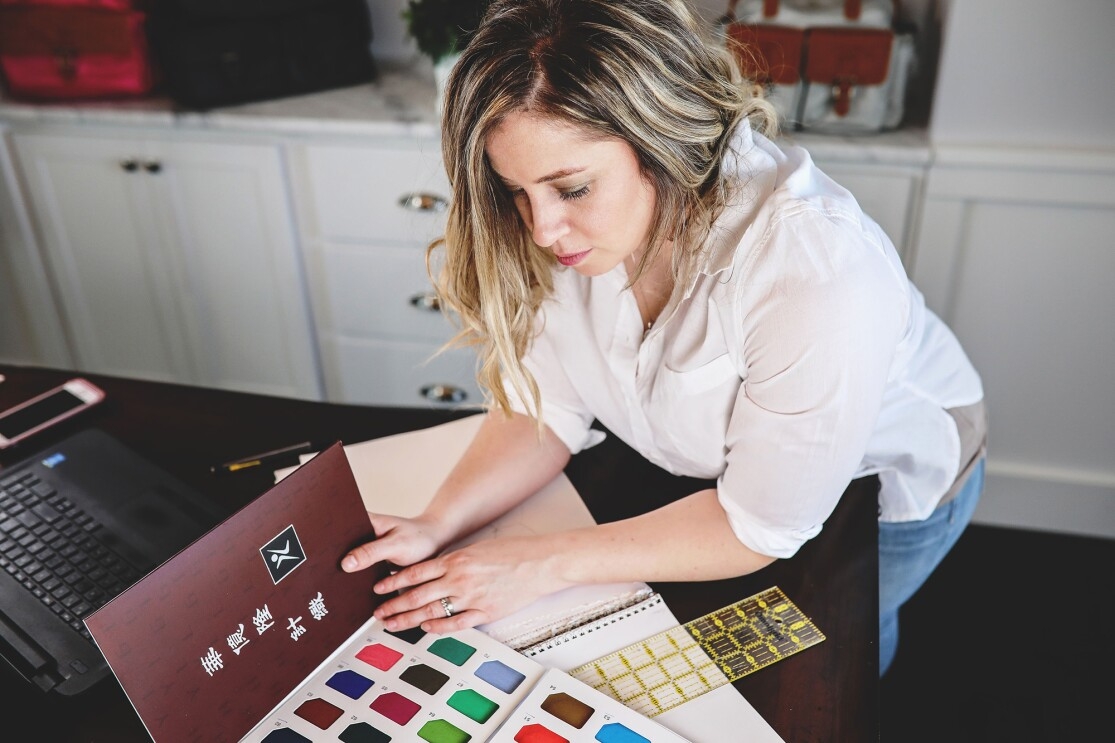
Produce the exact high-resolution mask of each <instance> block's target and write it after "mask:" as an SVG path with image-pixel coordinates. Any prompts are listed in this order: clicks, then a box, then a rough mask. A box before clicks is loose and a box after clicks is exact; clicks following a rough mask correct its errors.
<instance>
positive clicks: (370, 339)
mask: <svg viewBox="0 0 1115 743" xmlns="http://www.w3.org/2000/svg"><path fill="white" fill-rule="evenodd" d="M293 161H294V166H295V167H294V170H295V173H296V174H297V177H296V182H297V183H298V184H299V186H300V188H299V196H300V198H299V202H300V205H301V209H300V220H299V221H300V223H301V224H302V227H303V244H304V248H305V253H306V265H307V273H308V275H309V279H310V282H309V283H310V294H311V297H312V299H313V308H314V317H315V320H316V324H317V337H318V342H319V347H320V350H321V360H322V370H323V373H324V377H325V389H326V396H327V398H328V399H330V400H334V401H339V402H355V403H368V404H377V405H398V406H423V407H424V406H459V405H465V406H470V405H476V404H479V403H480V402H481V401H482V398H481V396H480V392H479V389H478V387H477V385H476V365H475V355H474V354H473V353H472V352H471V351H469V350H467V349H453V350H449V351H446V352H444V353H441V354H438V351H439V349H440V348H441V346H442V345H443V344H444V343H445V342H446V341H447V340H449V339H450V337H451V336H452V335H453V327H452V324H451V323H450V322H449V320H448V319H447V318H446V317H445V316H444V315H443V314H442V313H441V311H440V310H439V308H438V307H437V306H436V299H435V298H434V295H433V294H432V287H431V283H430V279H429V275H428V274H427V271H426V246H427V245H428V244H429V242H430V241H431V240H432V239H434V238H436V237H438V236H440V235H441V233H442V232H443V230H444V227H445V206H446V203H447V201H446V199H447V197H448V193H449V184H448V182H447V180H446V178H445V174H444V172H443V170H442V168H441V163H440V158H439V156H438V143H437V140H436V139H419V138H397V139H394V138H376V139H373V140H362V141H354V142H343V143H312V144H306V145H304V146H302V147H299V148H297V149H295V150H294V152H293Z"/></svg>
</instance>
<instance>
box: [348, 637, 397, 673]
mask: <svg viewBox="0 0 1115 743" xmlns="http://www.w3.org/2000/svg"><path fill="white" fill-rule="evenodd" d="M356 657H357V658H359V659H360V660H362V661H364V662H365V663H367V664H368V665H370V666H375V667H376V668H378V669H379V670H381V671H390V670H391V666H393V665H395V664H396V663H398V662H399V658H402V657H403V654H402V653H400V652H399V651H398V650H392V649H391V648H389V647H387V646H386V645H380V644H379V643H378V642H377V643H376V644H375V645H365V646H364V647H362V648H361V649H360V652H359V653H357V654H356Z"/></svg>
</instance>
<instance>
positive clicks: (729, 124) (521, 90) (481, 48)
mask: <svg viewBox="0 0 1115 743" xmlns="http://www.w3.org/2000/svg"><path fill="white" fill-rule="evenodd" d="M517 111H530V112H531V113H533V114H535V115H543V116H549V117H553V118H555V119H559V120H561V121H564V122H567V123H570V124H573V125H575V126H577V127H579V128H580V129H581V130H582V131H584V132H585V133H587V134H588V135H589V136H590V137H593V138H619V139H622V140H624V141H625V142H627V143H628V144H629V145H630V146H631V147H632V148H633V149H634V151H635V153H636V156H637V157H638V160H639V166H640V169H641V171H642V174H643V176H644V177H645V178H646V179H647V180H648V181H649V182H650V183H651V184H652V185H653V187H654V189H655V192H656V209H655V213H654V215H653V217H652V222H651V227H650V233H649V240H648V248H647V250H645V251H644V254H643V258H642V261H641V263H640V264H639V266H638V267H637V269H636V271H635V272H634V273H633V276H632V278H631V282H632V283H633V282H635V281H637V280H638V277H639V276H640V275H641V274H642V272H643V271H644V270H645V268H646V266H647V265H649V264H650V262H651V261H653V259H654V256H655V255H656V254H657V251H658V249H659V248H660V247H661V245H662V244H663V242H664V241H666V240H672V241H674V245H675V249H674V252H673V266H672V268H673V271H674V274H675V277H676V278H678V279H679V280H682V279H684V277H685V276H686V275H687V274H688V272H689V271H690V270H691V269H692V266H693V263H694V259H695V256H696V254H697V253H698V252H699V251H700V249H701V247H702V245H703V244H704V242H705V238H706V237H707V235H708V232H709V230H710V229H711V226H712V223H713V221H714V220H715V219H716V217H717V215H718V214H719V213H720V212H721V210H722V209H723V208H724V206H725V204H726V203H727V200H728V199H729V198H730V194H731V191H732V188H733V183H732V182H731V180H730V177H729V175H728V174H725V173H723V172H722V170H721V163H722V162H723V161H724V158H725V155H726V154H727V150H728V147H729V142H730V140H731V137H732V134H733V133H734V132H735V130H736V129H737V127H738V126H739V125H740V124H741V123H742V122H743V121H745V120H747V121H750V124H751V126H752V127H753V128H754V129H756V130H757V131H760V132H764V133H768V134H771V133H773V132H774V130H775V129H776V127H777V119H776V115H775V112H774V109H773V107H772V106H771V105H770V104H769V103H768V102H767V101H765V100H763V99H762V97H761V95H760V94H759V93H758V91H757V89H756V88H755V86H753V85H751V84H750V83H749V82H747V81H745V80H743V79H742V78H741V76H740V73H739V70H738V67H737V66H736V64H735V61H734V59H733V57H732V55H731V54H730V53H729V52H728V51H726V49H725V47H724V44H723V43H718V42H717V41H716V40H713V39H711V38H710V37H708V36H707V34H706V32H705V30H704V28H703V26H702V22H701V21H700V20H699V19H698V18H697V17H696V16H695V15H694V14H693V13H692V11H691V10H690V9H689V7H688V6H687V5H686V4H685V2H683V0H496V1H495V2H494V3H493V4H492V5H490V6H489V8H488V10H487V12H486V13H485V15H484V18H483V20H482V21H481V23H480V26H479V28H478V29H477V30H476V32H475V34H474V35H473V37H472V39H471V41H470V42H469V44H468V46H467V47H466V48H465V49H464V51H463V53H462V54H461V57H460V59H459V61H458V62H457V63H456V65H455V66H454V68H453V71H452V73H451V74H450V76H449V79H448V82H447V85H446V90H445V95H444V99H443V114H442V120H441V133H442V138H441V143H442V158H443V161H444V163H445V168H446V172H447V174H448V176H449V183H450V185H451V199H450V206H449V214H448V223H447V225H446V231H445V236H444V237H443V238H441V239H440V240H437V241H435V242H434V243H433V244H431V245H430V248H429V251H428V252H427V265H428V266H433V265H435V263H436V261H435V260H434V259H435V251H437V250H439V249H442V248H443V249H444V259H443V261H441V268H440V270H439V271H436V272H435V271H432V270H431V278H432V279H433V280H434V284H435V287H436V290H437V292H438V294H439V299H440V300H441V302H442V306H443V308H445V309H447V310H449V311H450V316H451V317H453V316H454V315H455V318H454V319H455V320H456V322H458V323H459V325H458V333H457V334H456V336H455V337H454V338H453V339H452V340H451V341H450V343H449V344H448V346H471V347H473V348H475V349H476V352H477V356H478V367H477V376H478V380H479V383H480V386H481V387H482V388H483V389H484V390H485V394H486V396H487V404H488V406H489V407H490V408H499V409H502V410H503V411H504V412H505V413H508V414H509V413H510V411H511V406H510V400H509V397H508V394H507V392H506V391H505V388H504V382H505V381H506V383H508V384H510V385H511V387H512V388H513V389H514V390H515V392H516V394H517V395H518V396H519V397H520V398H521V399H522V400H523V401H524V402H525V403H526V404H527V406H528V408H530V409H531V412H532V414H533V415H534V417H535V418H536V420H538V421H539V426H541V423H540V421H541V408H542V402H541V398H540V394H539V390H538V386H537V384H536V383H535V380H534V378H533V376H532V375H531V374H530V372H529V371H528V370H527V369H526V368H525V367H524V366H523V364H522V359H523V356H524V354H525V353H526V352H527V350H528V349H529V347H530V343H531V340H532V338H533V337H534V335H535V332H536V322H535V319H536V315H537V313H538V309H539V307H540V305H541V304H542V302H543V301H544V300H545V298H546V297H547V296H548V295H549V294H550V292H551V291H552V289H553V280H552V272H553V271H554V270H555V269H556V268H557V267H558V265H559V264H558V263H557V261H556V259H555V258H554V256H553V254H552V252H551V251H549V250H544V249H541V248H539V247H538V246H537V245H535V244H534V242H533V240H532V239H531V236H530V233H529V231H528V230H527V229H526V228H525V227H524V225H523V223H522V220H521V219H520V217H519V214H518V212H517V210H516V208H515V205H514V203H513V201H512V199H511V196H510V194H509V193H508V191H507V189H506V188H505V187H504V186H503V185H502V184H501V183H500V181H499V180H498V178H497V177H496V175H495V173H494V171H493V170H492V168H491V166H490V164H489V162H488V158H487V156H486V155H485V150H484V146H485V142H486V141H487V137H488V136H489V135H490V134H491V133H492V131H493V130H494V129H495V128H496V127H497V126H498V125H499V124H500V122H501V121H502V120H503V119H504V117H506V116H507V115H508V114H510V113H512V112H517ZM448 346H447V347H448Z"/></svg>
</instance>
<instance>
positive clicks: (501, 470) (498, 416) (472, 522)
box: [421, 411, 570, 547]
mask: <svg viewBox="0 0 1115 743" xmlns="http://www.w3.org/2000/svg"><path fill="white" fill-rule="evenodd" d="M569 456H570V455H569V450H568V449H567V448H566V447H565V445H564V444H563V443H562V442H561V440H560V439H558V437H557V436H556V435H554V433H553V432H552V431H550V429H548V428H545V427H543V430H542V434H541V437H539V433H538V428H537V426H536V424H535V422H534V421H533V420H532V419H530V418H528V417H527V416H524V415H518V414H515V415H513V416H512V417H511V418H507V417H505V416H504V415H503V413H501V412H498V411H497V412H492V413H488V414H487V415H486V416H485V419H484V421H483V422H482V423H481V425H480V429H479V430H478V431H477V434H476V437H475V438H474V439H473V441H472V442H471V443H470V444H469V446H468V448H467V449H466V450H465V453H464V455H463V456H462V457H461V459H460V461H459V462H458V463H457V464H456V465H455V466H454V467H453V469H452V470H451V471H450V473H449V476H448V477H447V478H446V479H445V482H444V483H443V484H442V485H441V487H440V488H438V491H437V493H436V494H435V495H434V498H433V499H432V500H431V502H430V504H429V505H428V506H427V507H426V510H425V511H424V512H423V514H422V516H421V518H423V519H425V520H428V521H429V522H430V523H433V524H436V525H437V530H438V532H437V533H438V539H439V541H440V542H441V545H442V547H444V546H445V545H447V544H450V543H452V542H454V541H456V540H458V539H460V538H462V537H464V536H467V535H468V534H471V533H472V532H474V531H476V530H477V529H479V528H481V527H483V526H485V525H487V524H488V523H490V522H491V521H493V520H494V519H496V518H498V517H499V516H501V515H503V514H504V513H506V512H507V511H510V510H511V509H512V508H514V507H515V506H517V505H518V504H519V503H521V502H522V501H523V500H525V499H526V498H527V497H529V496H530V495H532V494H533V493H535V492H537V491H538V490H540V489H541V488H542V487H544V486H545V485H546V484H547V483H549V482H550V481H551V480H553V479H554V477H556V476H557V475H558V474H559V473H561V471H562V470H563V469H564V468H565V465H566V464H567V463H568V462H569Z"/></svg>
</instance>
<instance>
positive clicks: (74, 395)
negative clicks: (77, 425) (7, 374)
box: [0, 378, 105, 449]
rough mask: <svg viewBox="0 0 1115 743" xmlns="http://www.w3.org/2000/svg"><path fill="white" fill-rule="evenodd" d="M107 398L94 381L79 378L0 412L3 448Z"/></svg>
mask: <svg viewBox="0 0 1115 743" xmlns="http://www.w3.org/2000/svg"><path fill="white" fill-rule="evenodd" d="M103 399H105V393H104V391H103V390H101V388H99V387H97V386H96V385H94V384H93V383H92V382H90V381H88V380H86V379H81V378H76V379H71V380H70V381H68V382H66V383H65V384H62V385H59V386H57V387H55V388H54V389H52V390H48V391H46V392H44V393H43V394H41V395H38V396H37V397H33V398H31V399H30V400H27V401H26V402H22V403H20V404H19V405H16V406H15V407H11V408H8V409H7V410H5V411H3V412H2V413H0V449H5V448H7V447H9V446H12V445H13V444H16V443H18V442H19V441H22V440H23V439H25V438H27V437H28V436H32V435H34V434H36V433H38V432H39V431H42V430H44V429H46V428H49V427H50V426H53V425H54V424H55V423H58V422H59V421H64V420H66V419H67V418H70V417H72V416H75V415H77V414H78V413H80V412H81V411H83V410H85V409H87V408H90V407H92V406H93V405H96V404H97V403H99V402H100V401H101V400H103Z"/></svg>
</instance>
